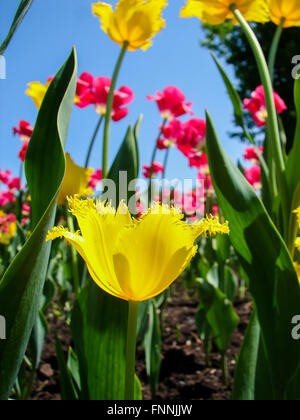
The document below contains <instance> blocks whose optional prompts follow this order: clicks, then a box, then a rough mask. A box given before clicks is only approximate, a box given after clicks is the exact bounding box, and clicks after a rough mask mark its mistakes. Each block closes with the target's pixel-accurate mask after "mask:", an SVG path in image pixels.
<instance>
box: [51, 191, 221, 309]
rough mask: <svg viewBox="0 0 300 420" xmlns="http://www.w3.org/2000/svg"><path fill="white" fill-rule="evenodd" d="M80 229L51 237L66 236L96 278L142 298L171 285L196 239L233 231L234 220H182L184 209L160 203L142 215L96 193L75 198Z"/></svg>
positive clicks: (127, 296)
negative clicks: (194, 222) (133, 214)
mask: <svg viewBox="0 0 300 420" xmlns="http://www.w3.org/2000/svg"><path fill="white" fill-rule="evenodd" d="M69 205H70V212H71V213H72V214H73V215H75V216H76V218H77V221H78V224H79V228H80V232H81V233H79V232H70V231H69V230H67V229H65V228H63V227H55V228H54V229H53V230H52V232H49V234H48V236H47V239H46V240H47V241H49V240H54V239H56V238H65V239H66V240H67V242H68V243H70V244H71V245H72V246H73V247H75V248H76V250H77V251H78V252H79V254H80V255H81V256H82V258H83V259H84V260H85V262H86V264H87V267H88V270H89V272H90V275H91V277H92V278H93V280H94V281H95V283H96V284H97V285H98V286H99V287H101V288H102V289H103V290H105V291H106V292H107V293H110V294H111V295H113V296H115V297H118V298H120V299H123V300H126V301H135V302H141V301H144V300H147V299H150V298H152V297H155V296H157V295H159V294H160V293H162V292H163V291H164V290H166V289H167V288H168V287H169V286H170V284H171V283H173V282H174V281H175V280H176V279H177V278H178V277H179V276H180V274H181V273H182V272H183V271H184V270H185V268H186V267H187V266H188V264H189V263H190V261H191V259H192V258H193V257H194V255H195V254H196V252H197V246H195V240H196V239H197V238H198V237H199V236H200V235H206V234H207V233H209V234H211V235H214V234H217V233H221V234H229V228H228V223H224V224H221V223H220V222H219V219H218V218H207V219H204V220H203V221H202V222H200V223H199V224H198V225H194V226H189V225H187V224H186V223H185V222H183V221H182V218H183V217H184V216H183V215H182V214H180V213H179V211H177V210H175V209H170V208H169V207H167V206H163V207H162V206H160V205H159V204H157V203H154V204H153V206H152V207H151V209H149V210H148V213H147V214H145V215H143V216H142V218H141V219H140V220H139V221H137V220H135V219H133V218H132V217H131V215H130V213H129V211H128V208H127V206H126V205H125V204H124V203H123V202H121V204H120V206H119V208H118V211H117V212H116V210H115V209H114V208H113V207H112V206H111V205H105V204H103V203H102V202H101V201H97V202H95V201H94V200H93V199H87V200H80V199H79V198H78V197H74V198H71V199H69Z"/></svg>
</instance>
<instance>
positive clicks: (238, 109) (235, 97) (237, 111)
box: [211, 52, 253, 142]
mask: <svg viewBox="0 0 300 420" xmlns="http://www.w3.org/2000/svg"><path fill="white" fill-rule="evenodd" d="M211 56H212V58H213V60H214V62H215V63H216V65H217V67H218V70H219V72H220V74H221V76H222V79H223V81H224V83H225V86H226V88H227V92H228V94H229V97H230V99H231V102H232V105H233V109H234V117H235V122H236V124H237V125H238V126H240V127H241V128H242V129H243V130H244V132H245V134H246V136H247V137H249V138H251V136H250V134H249V132H248V130H247V127H246V125H245V122H244V113H243V107H242V101H241V98H240V96H239V94H238V92H237V91H236V89H235V88H234V86H233V84H232V83H231V81H230V79H229V77H228V76H227V74H226V72H225V70H224V69H223V67H222V65H221V63H220V61H219V60H218V59H217V57H216V56H215V54H214V53H213V52H211ZM252 142H253V140H252Z"/></svg>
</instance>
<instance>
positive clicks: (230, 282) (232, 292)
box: [223, 266, 238, 301]
mask: <svg viewBox="0 0 300 420" xmlns="http://www.w3.org/2000/svg"><path fill="white" fill-rule="evenodd" d="M237 288H238V278H237V276H236V274H235V272H234V271H233V270H232V269H231V268H230V267H228V266H225V267H224V285H223V289H224V290H223V291H224V293H225V295H226V296H227V297H228V299H229V300H231V301H233V300H234V298H235V297H236V294H237Z"/></svg>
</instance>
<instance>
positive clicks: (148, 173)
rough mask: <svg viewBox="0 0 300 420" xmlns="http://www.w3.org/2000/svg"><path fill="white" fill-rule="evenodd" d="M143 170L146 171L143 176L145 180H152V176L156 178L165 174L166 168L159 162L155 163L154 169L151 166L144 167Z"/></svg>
mask: <svg viewBox="0 0 300 420" xmlns="http://www.w3.org/2000/svg"><path fill="white" fill-rule="evenodd" d="M143 169H144V173H143V175H144V177H145V178H150V177H151V176H155V175H158V174H159V173H163V172H164V167H163V165H162V164H161V163H159V162H153V165H152V168H151V166H150V165H144V166H143Z"/></svg>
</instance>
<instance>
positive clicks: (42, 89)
mask: <svg viewBox="0 0 300 420" xmlns="http://www.w3.org/2000/svg"><path fill="white" fill-rule="evenodd" d="M51 81H52V79H51V80H48V82H47V83H46V84H45V85H43V84H42V83H40V82H30V83H28V86H29V89H27V91H26V95H28V96H30V97H31V99H32V100H33V102H34V104H35V106H36V107H37V109H40V107H41V105H42V102H43V100H44V97H45V95H46V92H47V90H48V87H49V86H50V83H51Z"/></svg>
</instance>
